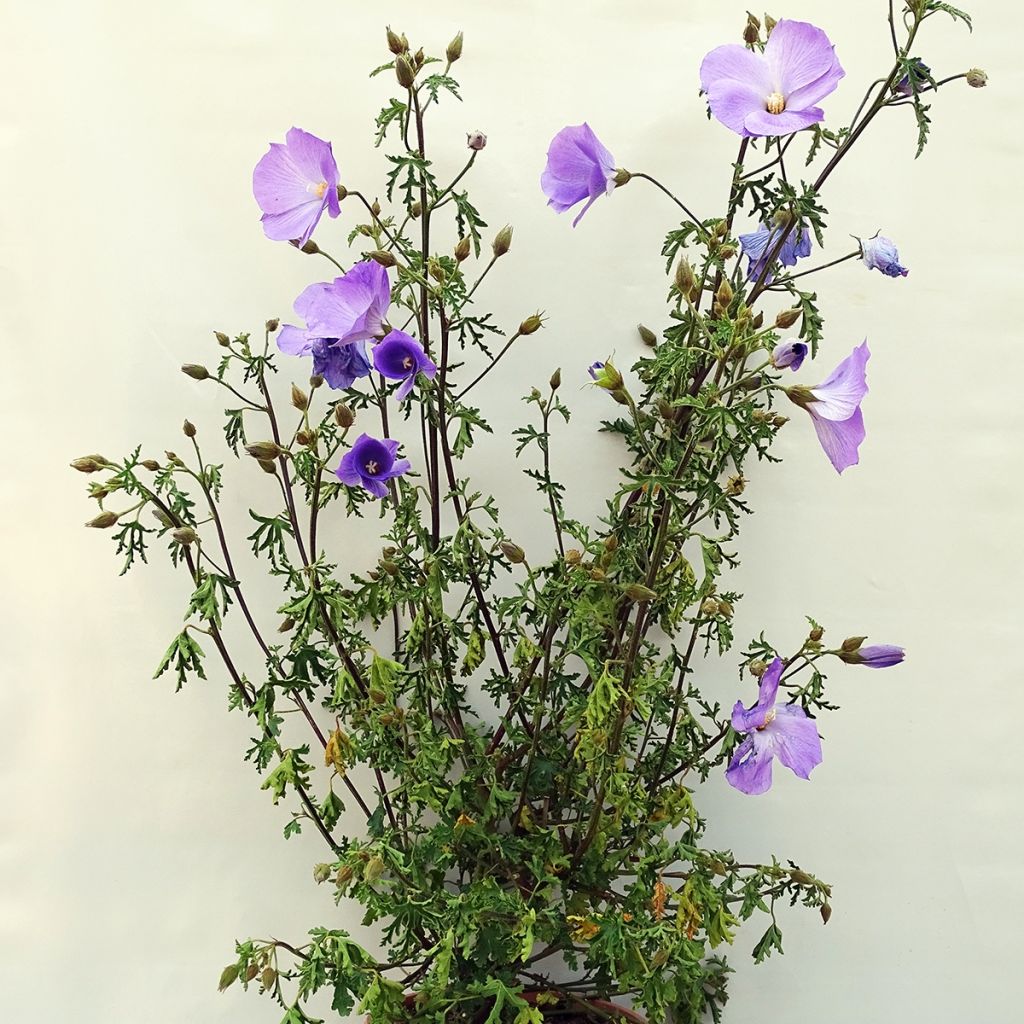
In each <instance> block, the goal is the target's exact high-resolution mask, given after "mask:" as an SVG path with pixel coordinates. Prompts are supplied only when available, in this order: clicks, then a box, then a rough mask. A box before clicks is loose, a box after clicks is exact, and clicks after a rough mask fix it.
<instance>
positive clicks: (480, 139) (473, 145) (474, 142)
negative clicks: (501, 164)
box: [466, 131, 487, 153]
mask: <svg viewBox="0 0 1024 1024" xmlns="http://www.w3.org/2000/svg"><path fill="white" fill-rule="evenodd" d="M486 145H487V136H486V135H484V133H483V132H480V131H476V132H468V133H467V135H466V146H467V147H468V148H469V149H471V150H473V152H474V153H479V152H480V150H481V149H483V148H484V146H486Z"/></svg>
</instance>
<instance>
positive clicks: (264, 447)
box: [245, 441, 284, 462]
mask: <svg viewBox="0 0 1024 1024" xmlns="http://www.w3.org/2000/svg"><path fill="white" fill-rule="evenodd" d="M245 450H246V451H247V452H248V453H249V454H250V455H251V456H252V457H253V458H254V459H259V460H260V461H261V462H266V461H269V460H270V459H276V458H279V457H280V456H282V455H284V449H283V448H282V447H281V446H280V445H279V444H277V443H276V442H274V441H254V442H253V443H252V444H247V445H246V446H245Z"/></svg>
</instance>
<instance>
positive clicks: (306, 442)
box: [295, 430, 316, 448]
mask: <svg viewBox="0 0 1024 1024" xmlns="http://www.w3.org/2000/svg"><path fill="white" fill-rule="evenodd" d="M295 440H296V441H298V442H299V444H301V445H302V447H303V448H308V447H309V446H310V445H311V444H313V442H314V441H315V440H316V434H314V433H313V432H312V431H309V430H297V431H296V432H295Z"/></svg>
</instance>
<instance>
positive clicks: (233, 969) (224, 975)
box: [217, 964, 238, 992]
mask: <svg viewBox="0 0 1024 1024" xmlns="http://www.w3.org/2000/svg"><path fill="white" fill-rule="evenodd" d="M237 980H238V964H228V966H227V967H225V968H224V970H223V971H221V972H220V980H219V981H218V982H217V991H218V992H223V991H224V990H225V989H226V988H230V987H231V986H232V985H234V983H235V982H236V981H237Z"/></svg>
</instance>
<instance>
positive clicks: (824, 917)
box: [819, 903, 832, 924]
mask: <svg viewBox="0 0 1024 1024" xmlns="http://www.w3.org/2000/svg"><path fill="white" fill-rule="evenodd" d="M819 913H820V914H821V923H822V924H828V922H829V918H831V917H832V906H831V904H829V903H823V904H822V905H821V910H820V911H819Z"/></svg>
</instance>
